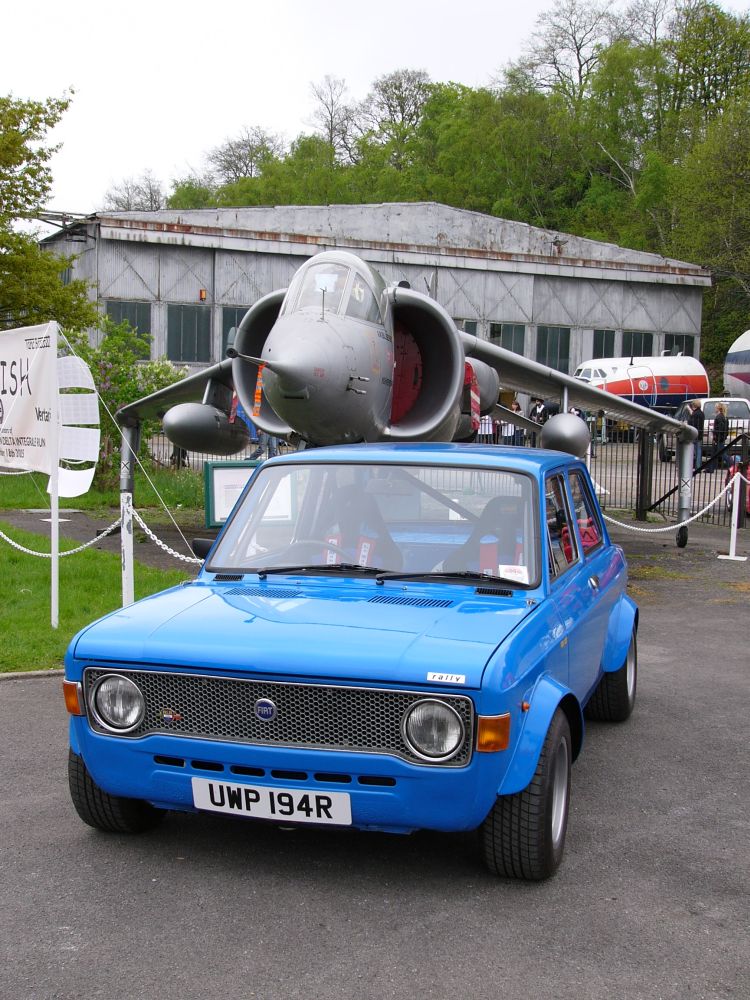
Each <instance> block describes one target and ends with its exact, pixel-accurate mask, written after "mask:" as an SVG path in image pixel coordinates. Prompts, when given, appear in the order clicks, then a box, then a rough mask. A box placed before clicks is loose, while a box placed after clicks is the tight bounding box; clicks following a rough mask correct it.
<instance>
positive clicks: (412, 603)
mask: <svg viewBox="0 0 750 1000" xmlns="http://www.w3.org/2000/svg"><path fill="white" fill-rule="evenodd" d="M367 603H368V604H407V605H408V606H409V607H411V608H449V607H450V606H451V605H452V604H453V601H445V600H444V601H436V600H431V599H430V598H429V597H371V598H370V600H369V601H368V602H367Z"/></svg>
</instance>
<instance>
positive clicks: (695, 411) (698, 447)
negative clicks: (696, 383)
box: [688, 399, 705, 472]
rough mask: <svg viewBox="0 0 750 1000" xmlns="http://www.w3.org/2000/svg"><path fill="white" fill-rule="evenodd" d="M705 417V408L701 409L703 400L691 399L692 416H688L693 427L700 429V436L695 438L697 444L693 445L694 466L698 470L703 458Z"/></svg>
mask: <svg viewBox="0 0 750 1000" xmlns="http://www.w3.org/2000/svg"><path fill="white" fill-rule="evenodd" d="M704 422H705V418H704V416H703V410H702V409H701V401H700V400H699V399H693V400H691V401H690V417H689V418H688V423H689V424H690V426H691V427H695V429H696V430H697V431H698V437H697V438H696V439H695V444H694V445H693V468H694V469H695V471H696V472H698V471H699V470H700V466H701V461H702V458H703V424H704Z"/></svg>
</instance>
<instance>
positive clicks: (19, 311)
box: [0, 96, 96, 329]
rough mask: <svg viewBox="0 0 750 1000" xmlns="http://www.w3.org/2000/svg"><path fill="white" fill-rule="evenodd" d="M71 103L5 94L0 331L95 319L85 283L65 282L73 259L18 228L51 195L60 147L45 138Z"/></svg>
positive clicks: (0, 160)
mask: <svg viewBox="0 0 750 1000" xmlns="http://www.w3.org/2000/svg"><path fill="white" fill-rule="evenodd" d="M68 104H69V99H68V98H61V99H54V98H50V99H49V100H47V101H21V100H16V99H15V98H13V97H12V96H7V97H0V329H9V328H12V327H16V326H30V325H33V324H35V323H45V322H47V321H48V320H57V322H58V323H60V325H61V326H68V327H83V326H87V325H91V324H92V323H94V322H95V321H96V310H95V307H94V306H93V304H92V303H91V302H90V301H89V299H88V294H87V289H86V285H85V283H84V282H82V281H72V282H70V283H68V284H66V285H64V284H63V283H62V280H61V275H62V272H63V271H64V270H65V268H67V267H69V266H70V259H68V258H58V257H54V256H52V255H51V254H48V253H45V252H43V251H42V250H40V248H39V246H38V245H37V242H36V239H35V238H34V237H33V236H30V235H28V234H26V235H24V234H21V233H19V232H16V231H15V230H14V226H15V224H16V223H17V222H18V221H19V220H27V219H33V218H34V217H35V215H36V214H37V212H38V211H39V208H40V206H41V204H42V203H43V201H44V199H45V198H46V197H47V195H48V193H49V189H50V184H51V180H52V178H51V174H50V169H49V159H50V157H51V156H52V154H53V153H54V152H55V147H51V146H49V147H48V146H45V145H44V140H45V137H46V134H47V132H48V131H49V130H50V129H51V128H53V127H54V126H55V125H57V123H58V122H59V121H60V118H61V117H62V115H63V113H64V112H65V110H66V109H67V107H68Z"/></svg>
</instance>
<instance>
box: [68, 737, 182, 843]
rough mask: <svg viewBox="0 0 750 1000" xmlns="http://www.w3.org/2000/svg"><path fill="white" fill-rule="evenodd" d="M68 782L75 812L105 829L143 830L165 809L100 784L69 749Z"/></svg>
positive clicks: (100, 828)
mask: <svg viewBox="0 0 750 1000" xmlns="http://www.w3.org/2000/svg"><path fill="white" fill-rule="evenodd" d="M68 784H69V785H70V797H71V799H72V800H73V805H74V806H75V809H76V812H77V813H78V815H79V816H80V817H81V819H82V820H83V822H84V823H88V825H89V826H93V827H95V828H96V829H97V830H104V831H105V832H106V833H144V832H145V831H146V830H151V829H153V827H155V826H156V825H157V824H158V823H159V822H160V821H161V819H162V816H163V815H164V810H163V809H155V808H154V807H153V806H152V805H149V803H148V802H142V801H141V800H140V799H126V798H123V797H121V796H119V795H110V794H109V793H108V792H105V791H104V789H102V788H100V787H99V786H98V785H97V784H96V782H95V781H94V779H93V778H92V777H91V775H90V774H89V772H88V768H87V767H86V765H85V764H84V762H83V759H82V758H81V757H79V755H78V754H77V753H73V751H72V750H69V751H68Z"/></svg>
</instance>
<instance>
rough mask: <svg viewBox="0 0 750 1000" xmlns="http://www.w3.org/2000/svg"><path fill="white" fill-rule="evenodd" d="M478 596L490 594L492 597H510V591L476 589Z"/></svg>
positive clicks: (486, 588)
mask: <svg viewBox="0 0 750 1000" xmlns="http://www.w3.org/2000/svg"><path fill="white" fill-rule="evenodd" d="M477 593H478V594H490V595H492V596H493V597H512V596H513V591H512V590H503V589H502V587H477Z"/></svg>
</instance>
